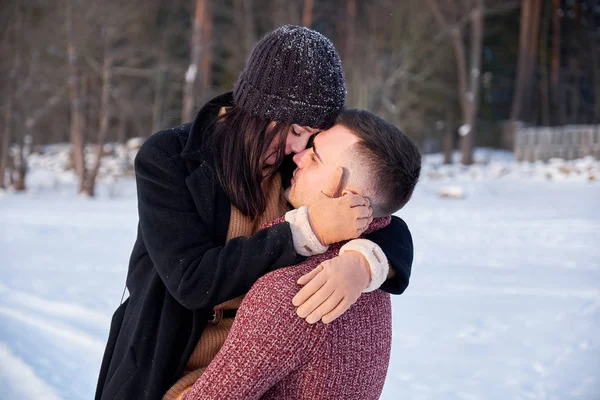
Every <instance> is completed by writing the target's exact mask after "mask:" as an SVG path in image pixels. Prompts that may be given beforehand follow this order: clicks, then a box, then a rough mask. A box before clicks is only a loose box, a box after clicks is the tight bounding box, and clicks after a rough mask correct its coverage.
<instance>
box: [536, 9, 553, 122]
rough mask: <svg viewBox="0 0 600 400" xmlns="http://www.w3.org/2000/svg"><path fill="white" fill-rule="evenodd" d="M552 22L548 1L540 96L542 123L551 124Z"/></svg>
mask: <svg viewBox="0 0 600 400" xmlns="http://www.w3.org/2000/svg"><path fill="white" fill-rule="evenodd" d="M551 23H552V7H551V6H550V3H548V2H546V7H545V10H544V19H543V23H542V33H541V35H540V39H539V48H540V97H541V103H542V125H545V126H550V80H549V79H548V32H549V31H550V24H551Z"/></svg>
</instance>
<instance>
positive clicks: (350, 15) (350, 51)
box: [344, 0, 361, 107]
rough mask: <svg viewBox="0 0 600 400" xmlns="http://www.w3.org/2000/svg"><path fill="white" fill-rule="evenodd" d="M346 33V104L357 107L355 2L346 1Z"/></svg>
mask: <svg viewBox="0 0 600 400" xmlns="http://www.w3.org/2000/svg"><path fill="white" fill-rule="evenodd" d="M345 28H346V32H345V42H346V43H345V47H344V65H345V66H346V72H347V76H348V79H347V80H348V104H349V105H350V106H351V107H358V103H359V99H360V97H361V95H360V90H359V86H360V83H359V82H358V79H357V76H358V71H357V70H356V65H355V63H354V48H355V41H356V0H347V3H346V26H345Z"/></svg>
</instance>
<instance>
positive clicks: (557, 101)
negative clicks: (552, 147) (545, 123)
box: [551, 0, 565, 125]
mask: <svg viewBox="0 0 600 400" xmlns="http://www.w3.org/2000/svg"><path fill="white" fill-rule="evenodd" d="M559 12H560V0H553V1H552V22H553V23H552V31H553V32H552V64H551V68H552V72H551V82H552V97H553V99H554V101H553V103H554V106H555V108H556V109H557V111H558V113H557V115H558V121H557V122H558V124H559V125H564V123H565V120H564V106H563V104H562V102H561V97H562V96H561V88H560V14H559Z"/></svg>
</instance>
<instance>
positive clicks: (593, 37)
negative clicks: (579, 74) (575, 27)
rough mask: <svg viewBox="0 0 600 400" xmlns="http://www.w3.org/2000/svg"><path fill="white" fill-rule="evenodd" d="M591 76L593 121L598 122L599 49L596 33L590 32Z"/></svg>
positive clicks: (599, 101)
mask: <svg viewBox="0 0 600 400" xmlns="http://www.w3.org/2000/svg"><path fill="white" fill-rule="evenodd" d="M590 36H591V42H592V68H593V70H592V76H593V81H594V105H595V107H594V121H596V122H599V121H600V49H598V39H596V33H595V32H592V34H591V35H590Z"/></svg>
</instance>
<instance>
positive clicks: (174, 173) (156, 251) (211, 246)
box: [135, 135, 303, 310]
mask: <svg viewBox="0 0 600 400" xmlns="http://www.w3.org/2000/svg"><path fill="white" fill-rule="evenodd" d="M165 139H166V140H165ZM174 140H177V139H176V138H172V137H168V136H167V137H165V136H162V137H160V136H159V135H153V136H152V137H150V138H149V139H148V140H147V141H146V142H145V143H144V145H143V146H142V147H141V149H140V151H139V153H138V155H137V156H136V159H135V173H136V182H137V191H138V212H139V219H140V231H141V235H142V237H143V241H144V244H145V246H146V250H147V252H148V255H149V257H150V259H151V261H152V264H153V266H154V268H155V269H156V271H157V272H158V275H159V276H160V278H161V279H162V281H163V282H164V284H165V286H166V288H167V290H168V291H169V293H170V294H171V295H172V296H173V297H174V298H175V299H176V300H177V301H178V302H179V303H180V304H181V305H183V306H184V307H186V308H188V309H192V310H193V309H200V308H211V307H213V306H214V305H216V304H220V303H222V302H224V301H226V300H229V299H232V298H235V297H237V296H239V295H241V294H243V293H246V292H247V291H248V290H249V289H250V287H251V286H252V284H253V283H254V282H256V281H257V280H258V278H260V277H261V276H262V275H264V274H265V273H267V272H269V271H271V270H274V269H277V268H280V267H284V266H286V265H292V264H296V263H298V262H299V260H302V259H303V258H301V257H299V256H298V255H297V254H296V252H295V250H294V245H293V241H292V233H291V230H290V227H289V224H288V223H285V222H284V223H280V224H277V225H274V226H272V227H270V228H268V229H264V230H261V231H260V232H257V233H256V234H255V235H253V236H251V237H239V238H235V239H232V240H230V241H229V242H228V243H227V244H225V245H221V244H220V243H215V238H214V229H213V227H214V223H215V221H214V219H215V215H214V213H215V205H214V192H215V189H214V187H213V186H211V185H210V182H209V181H207V187H206V191H205V193H195V194H194V196H199V197H202V196H204V197H205V198H206V199H208V200H206V201H203V203H202V204H204V205H205V207H204V209H199V208H198V204H197V203H196V202H195V201H194V196H192V194H191V192H190V189H189V188H188V187H187V186H186V175H187V169H186V167H185V165H184V164H183V161H182V160H181V158H180V157H178V155H177V156H173V155H172V154H173V153H175V152H174V151H170V149H169V150H166V148H168V146H169V143H172V142H169V141H174ZM211 199H213V200H211ZM211 201H212V203H211Z"/></svg>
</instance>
